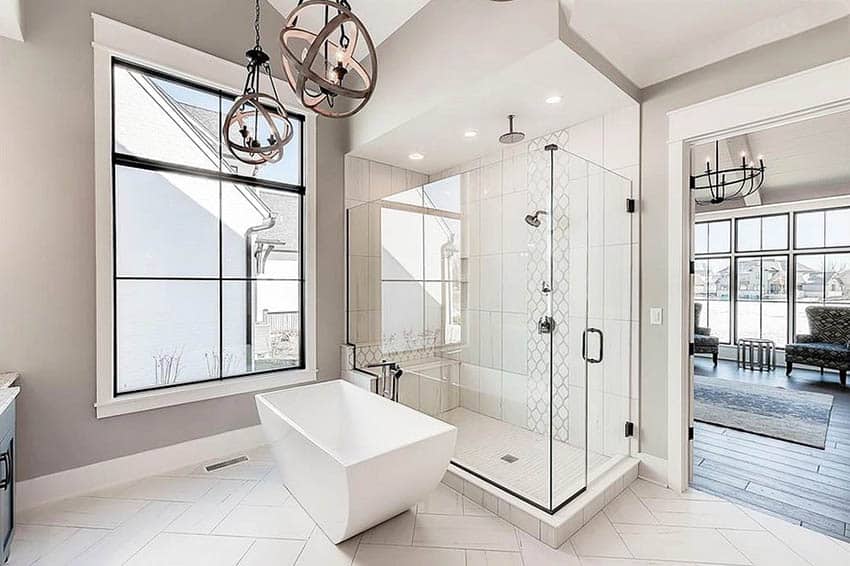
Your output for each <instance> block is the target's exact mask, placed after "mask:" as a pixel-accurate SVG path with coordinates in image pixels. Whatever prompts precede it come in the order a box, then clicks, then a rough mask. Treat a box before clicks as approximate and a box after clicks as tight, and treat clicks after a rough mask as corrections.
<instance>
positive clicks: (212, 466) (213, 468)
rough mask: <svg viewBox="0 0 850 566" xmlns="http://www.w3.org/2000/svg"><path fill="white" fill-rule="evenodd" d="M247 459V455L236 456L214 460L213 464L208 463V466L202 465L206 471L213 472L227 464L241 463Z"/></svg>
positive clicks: (225, 466)
mask: <svg viewBox="0 0 850 566" xmlns="http://www.w3.org/2000/svg"><path fill="white" fill-rule="evenodd" d="M247 461H248V456H237V457H236V458H231V459H230V460H224V461H222V462H216V463H215V464H209V465H208V466H204V469H205V470H206V471H208V472H214V471H216V470H220V469H222V468H227V467H228V466H235V465H236V464H241V463H242V462H247Z"/></svg>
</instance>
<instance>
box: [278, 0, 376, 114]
mask: <svg viewBox="0 0 850 566" xmlns="http://www.w3.org/2000/svg"><path fill="white" fill-rule="evenodd" d="M316 21H318V22H322V23H321V24H320V25H321V28H320V29H318V30H315V31H311V30H310V29H308V27H309V24H310V22H316ZM314 27H318V26H314ZM280 44H281V48H282V59H283V61H282V63H283V70H284V72H285V73H286V78H287V81H288V82H289V86H291V87H292V90H293V91H294V92H295V95H296V96H297V97H298V98H299V99H300V100H301V102H302V103H303V104H304V106H305V107H307V108H310V109H311V110H313V111H314V112H316V113H317V114H319V115H321V116H326V117H328V118H345V117H348V116H351V115H353V114H356V113H357V112H359V111H360V110H361V109H362V108H363V107H364V106H365V105H366V103H367V102H369V99H370V98H371V97H372V93H373V92H374V91H375V84H376V82H377V79H378V57H377V54H376V52H375V44H374V43H373V42H372V38H371V37H370V36H369V32H368V31H367V30H366V27H365V26H364V25H363V22H361V21H360V19H359V18H358V17H357V16H355V15H354V13H353V12H352V11H351V6H350V5H349V3H348V0H306V1H305V0H299V2H298V5H297V6H296V7H295V9H294V10H292V12H291V13H290V14H289V17H288V18H287V19H286V26H285V27H284V28H283V30H281V32H280Z"/></svg>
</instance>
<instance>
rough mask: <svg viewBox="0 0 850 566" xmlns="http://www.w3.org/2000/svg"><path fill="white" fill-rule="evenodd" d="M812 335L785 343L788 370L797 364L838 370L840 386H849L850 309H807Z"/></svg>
mask: <svg viewBox="0 0 850 566" xmlns="http://www.w3.org/2000/svg"><path fill="white" fill-rule="evenodd" d="M806 317H807V318H808V319H809V332H810V333H809V334H798V335H797V336H796V338H795V340H794V343H793V344H788V345H787V346H785V369H786V371H785V373H786V374H788V375H791V369H792V367H793V365H794V364H806V365H812V366H816V367H820V368H829V369H836V370H838V375H839V377H840V379H841V385H847V370H850V308H846V307H821V306H812V307H808V308H807V309H806Z"/></svg>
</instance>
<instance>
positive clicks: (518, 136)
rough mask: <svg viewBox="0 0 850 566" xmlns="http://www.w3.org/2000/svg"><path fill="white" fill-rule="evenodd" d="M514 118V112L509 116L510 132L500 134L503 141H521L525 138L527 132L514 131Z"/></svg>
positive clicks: (500, 139)
mask: <svg viewBox="0 0 850 566" xmlns="http://www.w3.org/2000/svg"><path fill="white" fill-rule="evenodd" d="M514 118H515V116H514V115H513V114H511V115H509V116H508V132H507V133H506V134H502V135H501V136H499V141H500V142H502V143H517V142H521V141H522V140H524V139H525V134H524V133H522V132H515V131H514Z"/></svg>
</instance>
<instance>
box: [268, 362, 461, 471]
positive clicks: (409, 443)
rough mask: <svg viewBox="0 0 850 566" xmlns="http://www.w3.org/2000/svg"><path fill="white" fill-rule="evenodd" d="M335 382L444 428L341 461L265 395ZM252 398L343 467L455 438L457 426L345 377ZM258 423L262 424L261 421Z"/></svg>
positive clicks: (269, 392)
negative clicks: (424, 442) (435, 441)
mask: <svg viewBox="0 0 850 566" xmlns="http://www.w3.org/2000/svg"><path fill="white" fill-rule="evenodd" d="M337 382H339V383H341V384H343V385H341V387H343V388H351V389H356V390H358V391H359V392H360V393H356V394H357V395H359V394H361V393H362V394H365V395H374V396H376V397H378V398H380V399H382V400H383V401H385V402H387V403H393V404H395V405H398V406H399V407H403V408H404V409H405V410H407V411H412V412H413V413H414V414H416V415H417V417H421V418H422V419H423V420H430V421H432V422H433V423H434V424H436V425H439V426H440V427H442V428H443V429H444V430H439V431H437V432H435V433H434V434H432V435H429V436H424V437H421V438H416V439H414V440H410V441H406V442H404V443H401V444H398V445H396V446H393V447H392V448H391V449H387V450H381V451H379V452H378V453H376V454H370V455H368V456H364V457H362V458H356V459H351V460H349V461H343V460H341V459H340V458H339V455H338V454H336V453H335V452H334V451H332V450H329V449H328V448H327V447H325V446H322V444H321V443H318V442H316V440H315V438H314V437H313V436H312V435H310V434H308V433H307V431H306V430H305V429H304V428H303V427H302V426H300V425H299V424H298V423H296V422H295V421H293V420H292V419H291V418H289V417H288V416H286V415H284V414H283V413H282V412H281V411H280V410H279V409H278V408H277V407H276V406H275V405H274V404H273V403H272V402H271V401H269V400H268V399H266V396H267V395H274V394H276V393H281V392H284V391H293V390H295V389H301V388H302V387H322V386H324V387H327V386H328V385H329V384H332V383H337ZM254 399H255V400H256V402H257V403H263V405H264V406H265V407H266V408H267V409H268V410H269V411H271V412H272V413H273V414H274V415H276V416H277V417H279V418H280V419H282V420H283V421H284V422H285V423H286V424H287V425H288V426H290V427H291V428H292V429H293V430H295V431H296V432H298V434H300V435H301V436H303V437H304V438H306V439H307V441H308V442H309V443H310V444H312V445H313V446H315V447H316V448H317V449H319V450H321V451H322V452H323V453H325V454H327V455H328V456H329V457H330V458H332V459H333V460H334V461H335V462H336V463H338V464H339V465H340V466H342V467H343V468H350V467H353V466H357V465H359V464H362V463H364V462H369V461H371V460H375V459H377V458H380V457H382V456H385V455H386V454H389V453H390V452H392V451H395V450H400V449H403V448H407V447H410V446H413V445H414V444H417V443H419V442H423V441H427V440H429V439H431V438H437V437H440V436H443V435H446V434H452V435H453V436H454V437H455V441H456V440H457V427H455V426H454V425H450V424H449V423H446V422H443V421H441V420H440V419H436V418H434V417H432V416H430V415H427V414H425V413H422V412H419V411H417V410H415V409H411V408H410V407H408V406H406V405H404V404H402V403H396V402H394V401H390V400H389V399H386V398H384V397H382V396H380V395H378V394H377V393H372V392H370V391H366V390H365V389H363V388H362V387H357V386H356V385H354V384H352V383H349V382H348V381H346V380H345V379H342V378H337V379H329V380H326V381H320V382H313V383H308V384H305V385H299V386H296V387H288V388H286V389H277V390H274V391H266V392H263V393H257V394H256V395H254ZM260 424H261V426H262V422H261V423H260Z"/></svg>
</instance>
